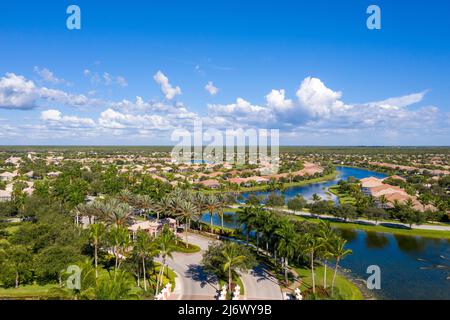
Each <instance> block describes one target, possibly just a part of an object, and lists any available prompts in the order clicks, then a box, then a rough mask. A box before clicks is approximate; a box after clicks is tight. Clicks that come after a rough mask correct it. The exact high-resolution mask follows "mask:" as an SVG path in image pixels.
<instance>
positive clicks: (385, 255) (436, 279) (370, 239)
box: [341, 230, 450, 300]
mask: <svg viewBox="0 0 450 320" xmlns="http://www.w3.org/2000/svg"><path fill="white" fill-rule="evenodd" d="M341 233H342V235H343V237H344V238H346V239H347V241H348V244H347V248H349V249H352V250H353V254H351V255H349V256H347V257H346V258H345V259H344V260H343V261H342V262H341V266H342V267H343V268H346V269H349V270H350V273H351V274H352V275H353V276H354V277H356V278H358V279H367V278H368V277H369V274H367V273H366V271H367V267H368V266H369V265H377V266H379V267H380V270H381V289H380V290H373V294H374V296H375V297H378V298H381V299H395V300H396V299H420V300H423V299H446V300H447V299H450V280H447V279H446V278H447V277H450V241H448V240H438V239H428V238H423V237H412V236H400V235H393V234H387V233H379V232H366V231H362V230H341Z"/></svg>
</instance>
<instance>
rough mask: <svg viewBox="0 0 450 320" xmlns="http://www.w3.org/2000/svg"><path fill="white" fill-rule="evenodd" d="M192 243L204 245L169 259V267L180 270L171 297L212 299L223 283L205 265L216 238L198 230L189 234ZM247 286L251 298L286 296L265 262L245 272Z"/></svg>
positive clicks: (176, 254) (247, 295)
mask: <svg viewBox="0 0 450 320" xmlns="http://www.w3.org/2000/svg"><path fill="white" fill-rule="evenodd" d="M188 241H189V243H192V244H195V245H197V246H199V247H200V248H201V251H200V252H196V253H189V254H188V253H180V252H175V253H174V254H173V259H169V260H168V265H169V268H171V269H172V270H173V271H175V273H176V274H177V278H176V286H175V290H174V292H173V294H172V295H171V297H170V299H174V300H212V299H216V297H217V295H218V292H219V286H218V283H217V278H216V277H215V276H214V275H211V274H208V273H206V272H205V271H204V269H203V267H202V266H201V260H202V254H203V251H204V250H206V249H207V248H208V245H209V243H211V242H213V241H217V240H212V239H209V238H206V237H203V236H200V235H197V234H189V239H188ZM241 279H242V282H243V283H244V287H245V297H246V299H248V300H258V299H266V300H278V299H282V295H281V289H280V287H279V286H278V284H277V281H276V279H274V278H273V277H272V276H270V275H269V274H268V273H267V272H266V270H265V269H264V267H263V266H262V265H258V266H256V267H255V268H253V270H250V271H249V272H247V273H246V274H242V275H241Z"/></svg>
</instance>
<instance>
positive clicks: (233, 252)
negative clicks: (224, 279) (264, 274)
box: [222, 242, 247, 293]
mask: <svg viewBox="0 0 450 320" xmlns="http://www.w3.org/2000/svg"><path fill="white" fill-rule="evenodd" d="M222 255H223V257H224V258H225V261H224V264H223V271H224V272H225V273H227V272H228V292H230V293H231V283H232V280H233V277H232V275H233V272H234V271H235V270H236V268H239V267H240V266H241V265H243V264H245V261H246V259H247V257H246V256H245V255H241V252H240V250H239V245H238V244H237V243H235V242H228V243H227V244H226V245H225V248H224V249H223V251H222Z"/></svg>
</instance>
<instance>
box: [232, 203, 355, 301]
mask: <svg viewBox="0 0 450 320" xmlns="http://www.w3.org/2000/svg"><path fill="white" fill-rule="evenodd" d="M237 215H238V221H239V222H240V223H241V224H242V226H243V228H244V229H245V232H246V235H247V242H249V238H250V236H251V235H254V237H255V238H256V248H257V253H259V251H260V250H261V249H262V248H263V246H264V245H265V252H266V253H268V254H271V255H272V256H273V257H274V259H275V261H276V262H277V263H280V265H281V267H282V268H283V269H284V277H285V282H286V285H288V270H289V264H290V262H291V261H292V260H294V261H295V262H297V263H304V262H305V261H308V262H309V267H310V269H311V279H312V291H313V294H316V277H315V265H316V264H317V262H318V261H321V262H322V263H323V265H324V278H323V287H324V289H326V288H327V277H326V272H327V266H328V260H330V259H333V260H334V261H335V266H334V274H333V278H332V283H331V295H332V296H333V294H334V284H335V279H336V274H337V271H338V268H339V263H340V261H341V260H342V259H343V258H344V257H345V256H347V255H349V254H351V253H352V251H351V250H349V249H346V247H345V245H346V240H344V239H343V238H341V237H340V236H339V235H338V234H337V233H336V232H335V231H334V230H333V229H332V228H331V226H330V223H329V222H326V221H319V222H318V223H317V224H316V223H309V222H298V221H294V220H292V219H289V218H287V217H283V216H281V215H277V214H276V213H274V212H273V211H269V210H265V209H264V208H263V207H261V206H253V205H247V206H245V207H242V208H241V209H240V210H239V211H238V213H237ZM261 240H262V242H263V245H261ZM277 256H278V257H281V259H279V258H277Z"/></svg>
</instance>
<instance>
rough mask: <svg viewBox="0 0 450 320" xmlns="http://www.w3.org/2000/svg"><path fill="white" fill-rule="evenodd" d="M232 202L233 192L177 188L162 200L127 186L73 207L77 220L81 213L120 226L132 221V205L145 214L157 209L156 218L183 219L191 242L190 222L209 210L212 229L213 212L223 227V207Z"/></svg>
mask: <svg viewBox="0 0 450 320" xmlns="http://www.w3.org/2000/svg"><path fill="white" fill-rule="evenodd" d="M229 203H230V196H228V195H223V194H219V195H216V194H209V195H206V194H204V193H201V192H193V191H189V190H182V189H177V190H174V191H172V192H170V193H168V194H166V195H165V196H164V197H162V198H161V199H160V200H155V199H153V198H151V197H150V196H148V195H135V194H133V193H131V192H130V191H128V190H123V191H122V192H120V193H119V194H118V195H116V197H113V198H107V199H104V200H95V201H93V202H91V203H87V204H80V205H78V206H77V207H76V208H75V209H74V214H75V216H76V221H77V222H78V221H79V217H80V216H86V217H89V218H90V219H94V220H95V221H97V220H100V221H103V222H107V223H112V224H117V225H120V226H126V225H129V224H130V223H131V222H132V221H133V214H132V213H133V209H138V210H141V212H143V213H144V215H145V216H148V214H150V213H154V214H156V220H157V221H159V219H160V218H161V217H171V218H174V219H176V220H177V221H178V222H182V223H184V230H185V238H186V245H188V230H189V229H190V226H191V222H192V221H193V220H195V221H197V220H199V219H200V217H201V215H202V214H203V213H204V212H208V213H209V215H210V228H211V233H213V232H214V226H213V218H214V215H215V214H217V215H219V217H220V218H221V226H222V228H223V227H224V207H226V206H227V205H228V204H229ZM90 222H92V221H90Z"/></svg>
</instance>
